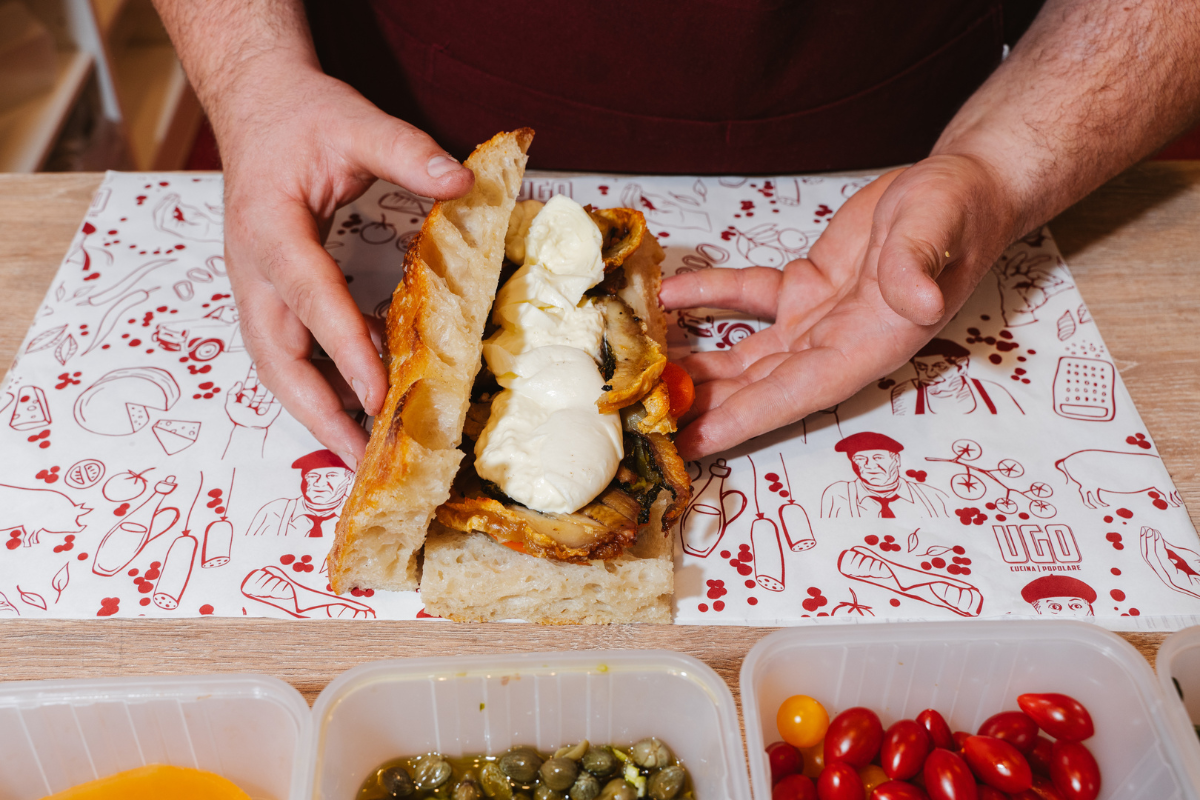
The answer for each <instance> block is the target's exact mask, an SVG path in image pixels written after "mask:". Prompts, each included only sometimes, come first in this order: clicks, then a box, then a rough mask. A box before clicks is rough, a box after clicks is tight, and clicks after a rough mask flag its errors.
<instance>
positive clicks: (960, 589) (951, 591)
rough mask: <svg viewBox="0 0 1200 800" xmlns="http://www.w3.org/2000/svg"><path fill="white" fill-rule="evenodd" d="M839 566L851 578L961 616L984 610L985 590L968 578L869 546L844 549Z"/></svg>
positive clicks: (976, 614) (975, 615)
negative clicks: (925, 569) (914, 565)
mask: <svg viewBox="0 0 1200 800" xmlns="http://www.w3.org/2000/svg"><path fill="white" fill-rule="evenodd" d="M837 566H838V572H840V573H842V574H843V575H845V576H846V577H847V578H851V579H853V580H856V581H862V582H863V583H869V584H870V585H872V586H878V587H880V588H881V589H887V590H888V591H889V592H895V593H896V594H899V595H903V596H904V597H909V598H912V599H913V600H920V601H921V602H922V603H928V604H929V605H931V606H936V607H938V608H946V609H949V610H950V611H953V612H954V613H955V614H958V615H959V616H961V617H977V616H979V613H980V611H982V610H983V593H982V592H980V591H979V589H977V588H975V587H974V586H972V585H971V584H969V583H967V582H966V581H963V580H959V579H958V578H952V577H950V576H949V575H939V574H937V573H934V572H922V571H921V570H917V569H912V568H911V567H906V566H904V565H903V564H897V563H896V562H894V561H889V560H888V559H886V558H884V557H883V556H881V555H879V554H878V553H876V552H874V551H873V550H871V549H870V548H868V547H853V548H851V549H849V550H843V551H842V554H841V555H840V556H838V563H837Z"/></svg>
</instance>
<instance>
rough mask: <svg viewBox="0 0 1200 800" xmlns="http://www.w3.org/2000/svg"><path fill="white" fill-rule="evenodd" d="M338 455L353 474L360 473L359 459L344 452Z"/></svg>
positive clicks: (340, 451)
mask: <svg viewBox="0 0 1200 800" xmlns="http://www.w3.org/2000/svg"><path fill="white" fill-rule="evenodd" d="M337 455H338V458H340V459H341V460H342V463H344V464H345V465H346V466H347V467H349V468H350V471H351V472H358V459H357V458H355V457H354V456H352V455H350V454H349V453H348V452H346V451H344V450H339V451H337Z"/></svg>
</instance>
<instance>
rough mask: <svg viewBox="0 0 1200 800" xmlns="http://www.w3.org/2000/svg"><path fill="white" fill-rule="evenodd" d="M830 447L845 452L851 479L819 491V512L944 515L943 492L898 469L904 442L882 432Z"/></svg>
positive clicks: (917, 516)
mask: <svg viewBox="0 0 1200 800" xmlns="http://www.w3.org/2000/svg"><path fill="white" fill-rule="evenodd" d="M833 449H834V450H836V451H837V452H839V453H845V454H846V457H847V458H849V459H850V467H851V469H853V470H854V475H855V478H854V480H852V481H840V482H838V483H835V484H833V485H831V486H829V487H828V488H827V489H826V490H825V493H824V494H822V495H821V516H822V517H826V518H832V517H871V518H881V519H928V518H929V517H945V516H947V512H946V495H945V494H944V493H942V492H941V491H939V490H938V489H935V488H933V487H932V486H926V485H925V484H923V483H918V482H916V481H910V480H908V479H907V478H905V477H904V475H902V474H901V472H900V451H901V450H903V449H904V445H902V444H900V443H899V442H897V441H896V440H895V439H893V438H891V437H890V436H885V435H884V434H882V433H870V432H863V433H856V434H854V435H852V436H847V437H846V438H845V439H842V440H841V441H840V442H838V443H837V444H836V445H834V448H833Z"/></svg>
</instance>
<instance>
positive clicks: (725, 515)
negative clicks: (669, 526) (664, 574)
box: [679, 458, 746, 558]
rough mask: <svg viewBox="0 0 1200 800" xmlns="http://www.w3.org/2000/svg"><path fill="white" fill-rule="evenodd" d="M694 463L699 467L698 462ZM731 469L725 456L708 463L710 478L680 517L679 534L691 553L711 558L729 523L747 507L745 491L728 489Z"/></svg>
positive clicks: (685, 547)
mask: <svg viewBox="0 0 1200 800" xmlns="http://www.w3.org/2000/svg"><path fill="white" fill-rule="evenodd" d="M693 463H695V464H696V465H697V469H699V462H693ZM732 472H733V469H732V468H731V467H729V466H726V464H725V459H723V458H718V459H716V460H715V461H713V462H712V463H711V464H709V465H708V480H706V481H705V482H704V485H703V486H702V487H700V491H698V492H696V494H695V496H694V497H693V498H692V502H690V503H689V504H688V507H687V508H686V509H684V511H683V516H682V517H681V518H680V520H679V536H680V539H681V540H682V541H683V550H684V552H685V553H687V554H688V555H692V556H696V557H697V558H708V556H709V554H711V553H712V551H713V550H715V549H716V547H717V545H718V544H720V543H721V539H723V538H724V537H725V532H726V531H727V530H729V526H730V525H732V524H733V522H734V520H736V519H737V518H738V517H740V516H741V515H742V512H743V511H745V510H746V495H745V494H744V493H742V492H740V491H738V490H737V489H730V490H729V491H726V490H725V480H726V479H727V478H728V477H729V476H730V474H731V473H732ZM702 474H703V473H702V472H700V473H697V475H696V477H695V478H694V479H693V482H696V481H699V480H700V476H701V475H702ZM734 498H737V500H734ZM735 508H736V510H734V509H735Z"/></svg>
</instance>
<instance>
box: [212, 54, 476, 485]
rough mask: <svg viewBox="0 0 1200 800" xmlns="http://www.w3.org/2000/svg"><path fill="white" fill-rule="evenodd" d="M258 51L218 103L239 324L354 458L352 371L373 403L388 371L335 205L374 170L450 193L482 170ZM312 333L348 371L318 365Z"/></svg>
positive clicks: (275, 388)
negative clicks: (357, 295) (339, 238)
mask: <svg viewBox="0 0 1200 800" xmlns="http://www.w3.org/2000/svg"><path fill="white" fill-rule="evenodd" d="M255 61H256V62H257V63H256V64H255V65H254V68H253V69H247V68H243V69H240V70H238V73H239V74H238V75H237V76H236V77H231V78H230V80H229V81H228V82H227V83H226V85H225V87H224V89H223V92H222V95H221V96H220V98H219V101H218V102H219V105H220V113H218V114H216V115H213V126H214V130H215V132H216V135H217V141H218V144H219V146H220V150H221V158H222V161H223V162H224V167H225V262H226V267H227V269H228V271H229V279H230V282H231V283H232V285H233V295H234V298H235V300H236V301H237V304H238V308H239V311H240V315H241V326H242V336H243V338H244V340H245V343H246V348H247V350H249V352H250V355H251V357H253V359H254V362H255V364H256V366H257V369H258V376H259V379H260V380H261V381H262V383H263V384H265V385H266V387H267V388H268V389H269V390H270V391H271V392H272V393H273V394H274V395H275V397H276V398H278V399H279V401H280V402H281V403H283V405H284V407H285V408H287V409H288V411H290V412H291V414H292V416H294V417H295V418H296V419H298V420H299V421H300V422H301V423H303V424H304V425H305V427H307V428H308V429H309V430H310V431H311V432H312V433H313V435H314V436H316V437H317V439H318V440H320V442H321V443H322V444H323V445H325V446H326V447H328V448H329V449H330V450H332V451H334V452H335V453H337V454H338V455H339V456H340V457H341V458H342V460H343V461H345V462H346V463H347V464H349V465H351V466H352V467H353V466H357V464H358V461H359V459H360V458H361V457H362V455H363V451H364V449H365V447H366V442H367V435H366V433H365V432H364V431H363V430H362V428H361V427H359V426H358V425H357V424H355V423H354V422H353V421H352V420H351V419H350V417H348V416H347V415H346V414H345V413H344V412H343V406H344V403H343V397H346V398H347V399H350V398H349V397H347V395H348V394H349V393H347V392H346V391H345V389H346V385H348V386H349V388H350V390H351V391H352V393H353V396H354V397H357V399H358V402H359V403H361V404H362V407H363V408H364V409H366V411H367V412H368V413H370V414H375V413H378V412H379V410H380V409H381V408H382V407H383V400H384V396H385V395H386V393H387V387H388V382H387V375H386V373H385V372H384V368H383V364H382V362H381V360H380V358H379V352H378V346H377V343H373V342H372V337H371V332H370V330H369V329H368V327H367V323H366V321H365V319H364V317H363V315H362V313H361V312H360V311H359V309H358V307H357V306H356V305H355V303H354V301H353V300H352V299H351V297H350V292H349V291H348V289H347V287H346V281H345V278H344V277H343V275H342V272H341V270H340V268H339V267H338V265H337V264H336V263H335V262H334V261H333V259H332V258H331V257H330V256H329V254H328V253H327V252H326V251H325V248H324V247H323V245H322V240H323V238H324V236H325V235H326V234H327V233H328V230H329V226H330V225H331V222H332V219H333V215H334V212H335V211H336V210H337V209H338V208H339V207H341V206H343V205H345V204H346V203H349V202H350V201H352V200H354V199H355V198H357V197H358V196H360V195H361V194H362V193H363V192H365V191H366V190H367V188H368V187H370V185H371V184H372V183H374V181H375V179H376V178H383V179H384V180H387V181H390V182H392V183H395V184H398V185H400V186H403V187H404V188H406V189H408V190H409V191H411V192H414V193H416V194H419V195H423V196H426V197H435V198H440V199H446V198H451V197H458V196H461V195H463V194H465V193H466V192H467V191H468V190H469V189H470V188H471V185H472V183H473V181H474V176H473V175H472V174H471V172H470V171H469V170H467V169H466V168H464V167H462V166H461V165H460V164H459V163H458V162H457V161H455V160H453V159H452V158H450V157H449V156H448V155H447V154H446V152H445V151H444V150H443V149H442V148H441V147H440V146H438V144H437V143H436V142H435V141H434V140H433V139H432V138H430V137H429V136H427V135H426V134H425V133H423V132H421V131H419V130H417V129H416V128H414V127H413V126H411V125H409V124H407V123H405V122H403V121H401V120H398V119H396V118H394V117H390V116H388V115H387V114H385V113H383V112H382V111H380V110H379V109H378V108H376V107H375V106H374V105H372V104H371V103H370V102H368V101H367V100H366V98H364V97H363V96H362V95H360V94H359V93H358V92H356V91H354V90H353V89H352V88H350V87H349V86H347V85H346V84H344V83H342V82H341V81H338V80H336V79H334V78H330V77H328V76H327V75H325V74H323V73H322V72H320V70H319V69H317V68H316V67H315V65H307V64H305V65H300V66H297V65H296V64H294V63H291V62H282V63H281V62H280V61H278V60H274V59H270V58H265V57H263V58H258V59H255ZM285 64H286V65H285ZM210 113H211V110H210ZM313 338H315V339H316V341H317V342H319V343H320V345H321V347H322V348H324V350H325V352H326V353H328V354H329V356H330V357H331V358H332V359H333V362H334V364H335V365H336V366H337V372H338V373H340V374H334V375H330V376H328V377H327V376H326V375H323V374H322V373H321V372H320V371H318V369H317V368H316V367H314V366H313V364H312V362H311V361H310V360H309V357H310V356H311V355H312V350H313V343H312V340H313ZM343 381H344V384H346V385H341V384H342V383H343ZM339 389H340V390H341V391H340V392H339ZM350 402H351V403H352V402H353V401H352V400H350Z"/></svg>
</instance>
